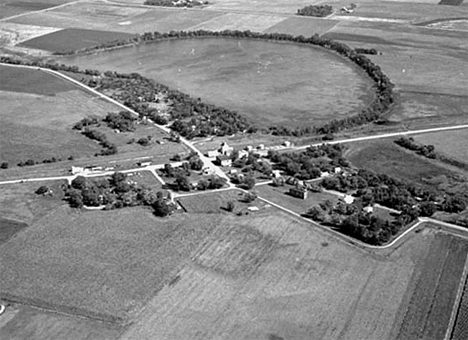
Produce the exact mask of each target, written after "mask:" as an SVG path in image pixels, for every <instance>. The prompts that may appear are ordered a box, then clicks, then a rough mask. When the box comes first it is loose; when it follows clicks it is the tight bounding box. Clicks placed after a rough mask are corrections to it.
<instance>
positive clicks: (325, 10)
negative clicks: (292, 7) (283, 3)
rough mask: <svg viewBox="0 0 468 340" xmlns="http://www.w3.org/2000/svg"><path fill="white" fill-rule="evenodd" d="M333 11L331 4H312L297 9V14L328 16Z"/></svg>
mask: <svg viewBox="0 0 468 340" xmlns="http://www.w3.org/2000/svg"><path fill="white" fill-rule="evenodd" d="M332 13H333V7H332V6H330V5H310V6H306V7H304V8H301V9H298V10H297V15H303V16H308V17H326V16H329V15H330V14H332Z"/></svg>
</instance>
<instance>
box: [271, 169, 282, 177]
mask: <svg viewBox="0 0 468 340" xmlns="http://www.w3.org/2000/svg"><path fill="white" fill-rule="evenodd" d="M271 177H273V178H280V177H281V170H273V171H272V172H271Z"/></svg>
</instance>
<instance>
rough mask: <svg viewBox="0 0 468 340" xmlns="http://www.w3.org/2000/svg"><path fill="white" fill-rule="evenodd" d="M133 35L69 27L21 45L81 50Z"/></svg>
mask: <svg viewBox="0 0 468 340" xmlns="http://www.w3.org/2000/svg"><path fill="white" fill-rule="evenodd" d="M133 36H134V35H133V34H127V33H121V32H109V31H96V30H87V29H75V28H69V29H64V30H60V31H57V32H53V33H50V34H46V35H43V36H40V37H37V38H33V39H31V40H27V41H25V42H23V43H21V44H20V46H22V47H28V48H35V49H41V50H46V51H50V52H57V51H68V50H79V49H82V48H86V47H92V46H96V45H99V44H102V43H105V42H109V41H113V40H123V39H130V38H132V37H133Z"/></svg>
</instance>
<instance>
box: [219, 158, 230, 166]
mask: <svg viewBox="0 0 468 340" xmlns="http://www.w3.org/2000/svg"><path fill="white" fill-rule="evenodd" d="M216 163H218V165H220V166H231V165H232V159H231V157H229V156H226V155H220V156H217V157H216Z"/></svg>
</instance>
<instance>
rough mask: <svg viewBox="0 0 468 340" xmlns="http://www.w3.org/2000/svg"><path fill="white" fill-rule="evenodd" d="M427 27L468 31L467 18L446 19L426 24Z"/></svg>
mask: <svg viewBox="0 0 468 340" xmlns="http://www.w3.org/2000/svg"><path fill="white" fill-rule="evenodd" d="M427 27H431V28H439V29H446V30H460V31H468V20H447V21H440V22H436V23H433V24H428V25H427Z"/></svg>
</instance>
